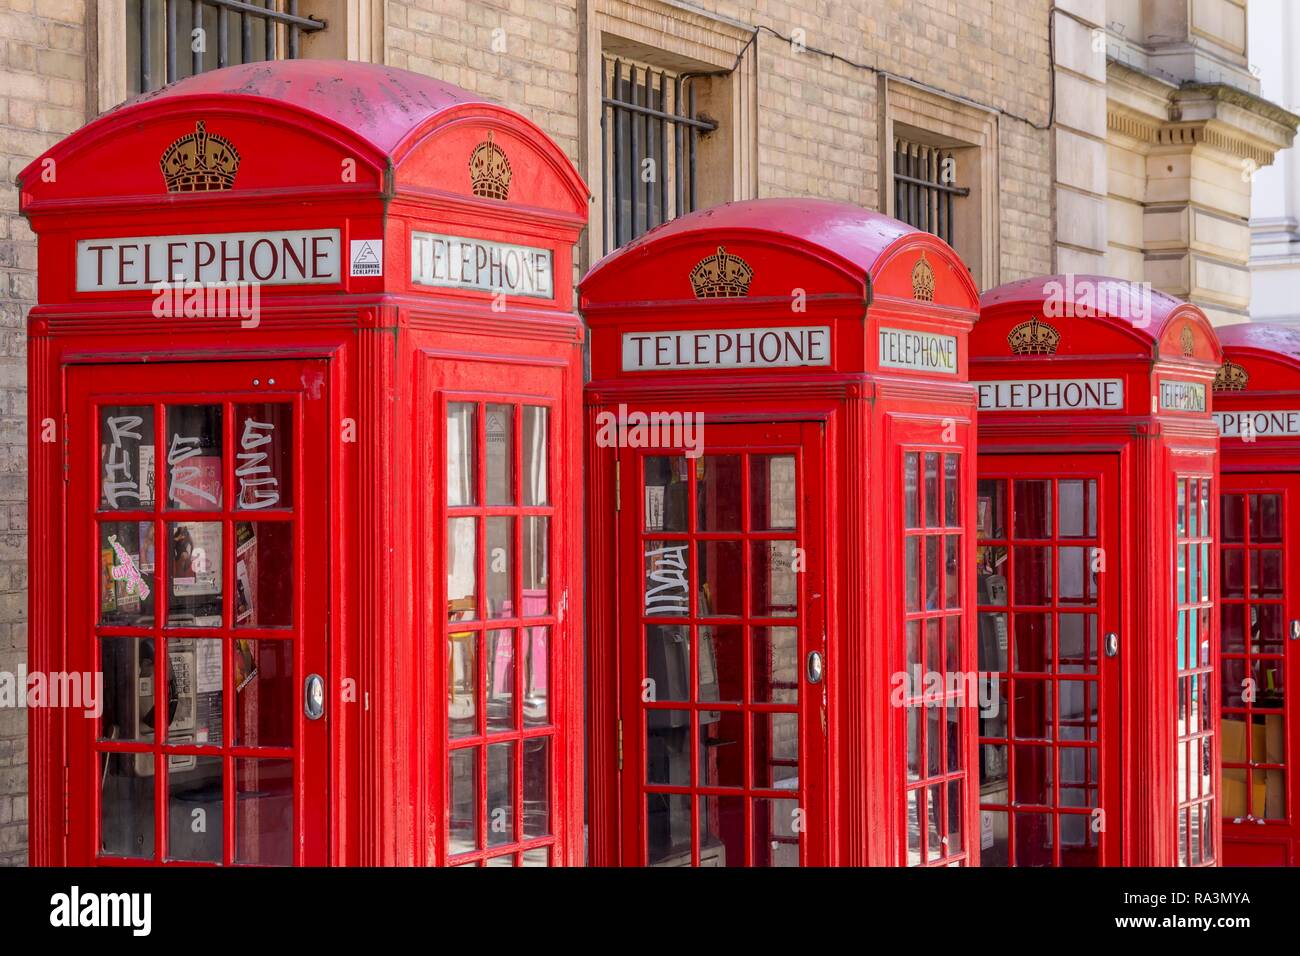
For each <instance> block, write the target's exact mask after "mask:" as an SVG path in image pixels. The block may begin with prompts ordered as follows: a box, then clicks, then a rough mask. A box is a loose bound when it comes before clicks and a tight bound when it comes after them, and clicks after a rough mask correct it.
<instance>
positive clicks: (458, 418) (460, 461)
mask: <svg viewBox="0 0 1300 956" xmlns="http://www.w3.org/2000/svg"><path fill="white" fill-rule="evenodd" d="M475 411H476V409H475V407H474V404H473V403H472V402H451V403H449V404H448V405H447V504H448V506H450V507H452V508H455V507H459V506H462V505H472V504H475V503H476V502H477V501H478V488H477V484H476V481H475V475H474V457H475V456H474V450H475V444H476V441H477V435H478V433H477V430H476V426H475V422H474V417H475Z"/></svg>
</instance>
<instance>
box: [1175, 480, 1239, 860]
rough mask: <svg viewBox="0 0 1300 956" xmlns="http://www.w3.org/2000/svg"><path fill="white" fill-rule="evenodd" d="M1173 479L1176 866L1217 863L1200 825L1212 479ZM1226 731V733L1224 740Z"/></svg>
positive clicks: (1205, 791)
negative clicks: (1174, 495) (1175, 509)
mask: <svg viewBox="0 0 1300 956" xmlns="http://www.w3.org/2000/svg"><path fill="white" fill-rule="evenodd" d="M1176 482H1177V496H1176V497H1177V502H1178V516H1177V531H1178V533H1177V537H1176V540H1175V544H1174V547H1175V548H1176V549H1177V551H1176V553H1175V566H1176V569H1177V572H1176V577H1175V582H1174V590H1175V594H1174V597H1175V601H1176V609H1175V612H1174V613H1175V615H1176V617H1175V620H1174V634H1175V638H1174V639H1175V641H1176V646H1175V655H1174V657H1175V668H1176V680H1177V683H1176V687H1175V690H1176V693H1177V703H1176V705H1175V707H1176V713H1175V722H1176V723H1175V726H1176V744H1175V746H1176V757H1177V762H1176V764H1175V771H1176V773H1177V781H1176V786H1175V800H1176V801H1177V819H1178V864H1179V865H1180V866H1208V865H1211V864H1213V863H1214V862H1215V855H1214V846H1213V840H1212V829H1211V830H1210V831H1207V830H1206V829H1205V828H1204V827H1202V826H1201V821H1202V819H1206V820H1212V819H1213V814H1214V813H1216V812H1217V808H1216V806H1215V802H1216V795H1215V793H1214V787H1213V780H1214V775H1213V768H1214V760H1215V754H1214V751H1215V748H1216V747H1217V746H1218V741H1216V740H1215V738H1214V722H1213V720H1212V718H1211V714H1212V710H1211V709H1210V708H1211V703H1210V699H1209V685H1210V684H1211V683H1212V681H1213V679H1214V669H1213V658H1212V655H1211V647H1212V645H1211V641H1212V640H1213V634H1212V631H1211V621H1212V620H1213V619H1214V598H1213V594H1212V588H1211V587H1210V573H1209V569H1208V568H1207V567H1206V566H1205V565H1206V562H1207V561H1208V560H1209V545H1210V544H1212V543H1213V526H1212V523H1211V519H1210V515H1211V511H1210V494H1211V481H1210V479H1209V478H1207V477H1200V476H1179V477H1178V478H1177V479H1176ZM1226 735H1227V731H1226V729H1225V738H1226Z"/></svg>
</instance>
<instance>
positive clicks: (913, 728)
mask: <svg viewBox="0 0 1300 956" xmlns="http://www.w3.org/2000/svg"><path fill="white" fill-rule="evenodd" d="M924 713H925V712H924V710H922V708H921V705H920V704H909V705H908V707H907V779H908V780H909V781H914V780H920V779H921V733H922V732H921V720H922V719H923V717H924Z"/></svg>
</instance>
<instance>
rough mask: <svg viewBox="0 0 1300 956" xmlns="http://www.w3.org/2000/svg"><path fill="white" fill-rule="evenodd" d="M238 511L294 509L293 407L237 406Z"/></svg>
mask: <svg viewBox="0 0 1300 956" xmlns="http://www.w3.org/2000/svg"><path fill="white" fill-rule="evenodd" d="M235 507H236V508H237V509H239V510H241V511H256V510H259V509H262V508H291V507H293V406H292V405H289V404H287V403H285V402H275V403H270V402H268V403H265V404H261V405H236V406H235Z"/></svg>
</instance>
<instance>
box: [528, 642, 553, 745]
mask: <svg viewBox="0 0 1300 956" xmlns="http://www.w3.org/2000/svg"><path fill="white" fill-rule="evenodd" d="M550 630H551V629H550V628H549V627H526V628H524V726H525V727H541V726H544V725H545V724H548V723H550V720H551V713H550V690H549V688H550V669H549V667H548V665H547V659H548V658H547V647H548V645H549V636H550Z"/></svg>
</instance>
